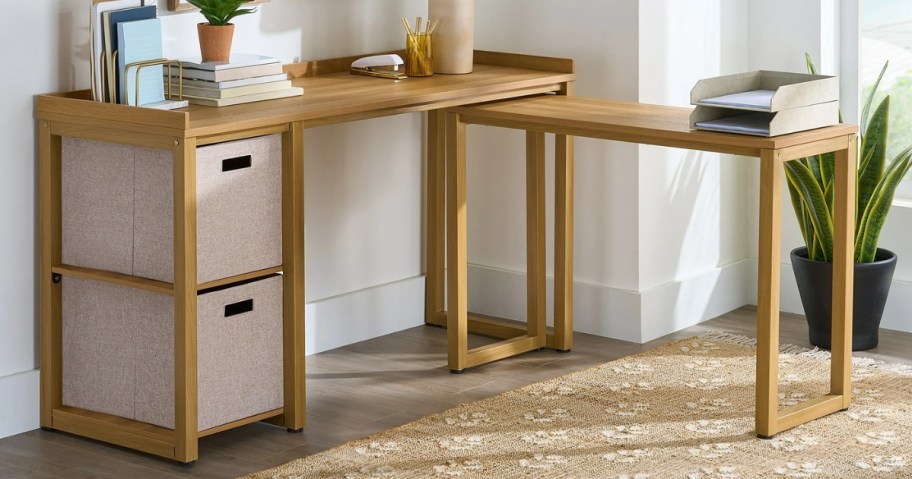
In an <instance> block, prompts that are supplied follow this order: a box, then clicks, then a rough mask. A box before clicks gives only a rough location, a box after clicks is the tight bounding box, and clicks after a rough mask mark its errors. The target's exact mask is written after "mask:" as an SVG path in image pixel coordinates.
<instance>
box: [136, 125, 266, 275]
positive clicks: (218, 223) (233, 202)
mask: <svg viewBox="0 0 912 479" xmlns="http://www.w3.org/2000/svg"><path fill="white" fill-rule="evenodd" d="M281 138H282V137H281V135H278V134H275V135H269V136H261V137H257V138H248V139H244V140H237V141H229V142H225V143H218V144H214V145H208V146H202V147H199V148H197V150H196V197H197V203H196V231H197V281H198V282H200V283H205V282H207V281H213V280H216V279H221V278H226V277H229V276H234V275H238V274H243V273H248V272H251V271H257V270H261V269H266V268H271V267H275V266H279V265H281V264H282V139H281ZM143 160H145V159H143ZM143 160H140V161H137V162H136V216H135V217H136V235H135V243H134V248H133V252H134V253H133V269H134V274H135V275H136V276H142V277H145V278H152V279H157V280H159V281H165V282H169V283H170V282H172V281H173V278H174V262H173V260H172V259H171V258H172V252H173V250H174V249H173V238H172V235H173V231H174V222H173V220H172V217H173V216H172V211H173V204H174V203H173V194H172V186H171V185H172V171H171V160H170V158H168V159H166V160H162V159H160V158H152V159H151V160H152V161H143Z"/></svg>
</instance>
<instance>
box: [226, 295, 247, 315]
mask: <svg viewBox="0 0 912 479" xmlns="http://www.w3.org/2000/svg"><path fill="white" fill-rule="evenodd" d="M251 311H253V299H245V300H244V301H239V302H237V303H232V304H227V305H225V317H226V318H227V317H229V316H235V315H238V314H244V313H249V312H251Z"/></svg>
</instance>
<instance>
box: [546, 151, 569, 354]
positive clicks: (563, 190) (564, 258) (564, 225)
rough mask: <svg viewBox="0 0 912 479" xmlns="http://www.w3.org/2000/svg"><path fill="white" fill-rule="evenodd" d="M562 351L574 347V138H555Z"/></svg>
mask: <svg viewBox="0 0 912 479" xmlns="http://www.w3.org/2000/svg"><path fill="white" fill-rule="evenodd" d="M548 346H549V347H551V348H554V349H556V350H558V351H570V350H571V349H572V348H573V137H572V136H567V135H555V137H554V336H553V337H552V338H551V341H550V342H549V344H548Z"/></svg>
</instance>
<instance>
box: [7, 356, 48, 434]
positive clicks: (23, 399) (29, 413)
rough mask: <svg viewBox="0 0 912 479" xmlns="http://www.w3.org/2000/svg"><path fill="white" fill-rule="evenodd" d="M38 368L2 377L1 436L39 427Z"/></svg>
mask: <svg viewBox="0 0 912 479" xmlns="http://www.w3.org/2000/svg"><path fill="white" fill-rule="evenodd" d="M39 379H40V374H39V372H38V370H37V369H33V370H31V371H25V372H22V373H18V374H13V375H10V376H4V377H2V378H0V438H4V437H7V436H13V435H15V434H19V433H22V432H26V431H31V430H32V429H38V425H39V419H38V403H39V398H38V392H39V390H40V388H39V385H38V384H39Z"/></svg>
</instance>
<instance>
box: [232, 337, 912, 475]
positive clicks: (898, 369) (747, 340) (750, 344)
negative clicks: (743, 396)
mask: <svg viewBox="0 0 912 479" xmlns="http://www.w3.org/2000/svg"><path fill="white" fill-rule="evenodd" d="M695 339H700V340H705V341H713V342H718V343H727V344H731V345H735V346H741V347H744V348H750V349H756V346H757V340H756V338H752V337H749V336H744V335H740V334H734V333H728V332H723V331H707V332H705V333H702V334H698V335H694V336H689V337H685V338H680V339H675V340H672V341H669V342H667V343H665V344H661V345H659V346H656V347H654V348H651V349H649V350H645V351H641V352H638V353H634V354H630V355H627V356H623V357H620V358H617V359H613V360H611V361H606V362H604V363H601V364H597V365H594V366H590V367H587V368H584V369H581V370H579V371H574V372H571V373H566V374H561V375H558V376H555V377H553V378H550V379H546V380H543V381H537V382H535V383H531V384H528V385H526V386H522V387H519V388H515V389H512V390H509V391H504V392H502V393H498V394H494V395H492V396H490V397H489V398H497V397H499V396H502V395H506V394H510V393H512V392H514V391H521V390H523V389H525V388H529V387H532V386H534V385H535V384H539V383H543V382H548V381H553V380H556V379H559V378H564V377H571V376H575V375H579V374H584V373H586V372H587V371H590V370H592V369H595V368H599V367H602V366H603V365H605V364H610V363H612V362H615V361H621V360H630V359H636V358H637V357H641V356H646V355H649V354H654V352H655V350H657V349H660V348H666V347H674V346H675V345H678V344H682V343H686V342H691V341H693V340H695ZM779 352H780V354H792V355H796V356H799V357H805V358H809V359H817V360H823V361H829V360H830V352H829V351H827V350H824V349H820V348H817V347H814V348H807V347H804V346H798V345H794V344H788V343H785V344H780V345H779ZM852 363H853V366H866V367H870V368H875V369H882V370H884V371H890V372H895V373H900V374H904V375H910V376H912V365H907V364H899V363H887V362H884V361H881V360H877V359H873V358H867V357H857V356H854V357H853V358H852ZM489 398H485V399H489ZM481 400H484V399H479V400H478V401H481ZM474 402H476V401H471V402H469V403H465V404H459V405H456V406H453V407H451V408H447V409H445V410H443V411H440V412H437V413H433V414H429V415H426V416H422V417H420V418H417V419H414V420H412V421H408V422H406V423H404V424H401V425H398V426H395V427H391V428H388V429H384V430H382V431H377V432H375V433H372V434H367V435H365V436H362V437H359V438H357V439H352V440H350V441H346V442H344V443H342V444H338V445H336V446H333V447H331V448H329V449H326V450H324V451H320V452H318V453H315V454H311V455H308V456H304V457H301V458H297V459H293V460H291V461H287V462H284V463H282V464H279V465H276V466H273V467H270V468H267V469H264V470H260V471H257V472H253V473H251V474H248V475H244V476H241V477H239V478H238V479H271V478H273V477H275V474H274V473H273V471H277V470H280V469H282V468H285V467H286V466H288V465H291V464H293V463H295V462H298V461H304V460H313V459H314V458H316V457H319V456H321V455H324V454H328V453H330V452H331V451H333V450H335V449H338V448H343V447H347V446H351V445H353V444H354V443H358V442H362V441H365V440H370V439H371V438H374V437H377V436H380V435H383V434H387V433H391V432H395V431H398V430H400V429H407V428H410V427H412V426H413V424H414V423H416V422H419V421H422V420H424V419H426V418H432V417H436V416H440V415H443V414H446V413H448V412H450V411H452V410H454V409H457V408H460V407H464V406H465V405H466V404H471V403H474Z"/></svg>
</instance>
